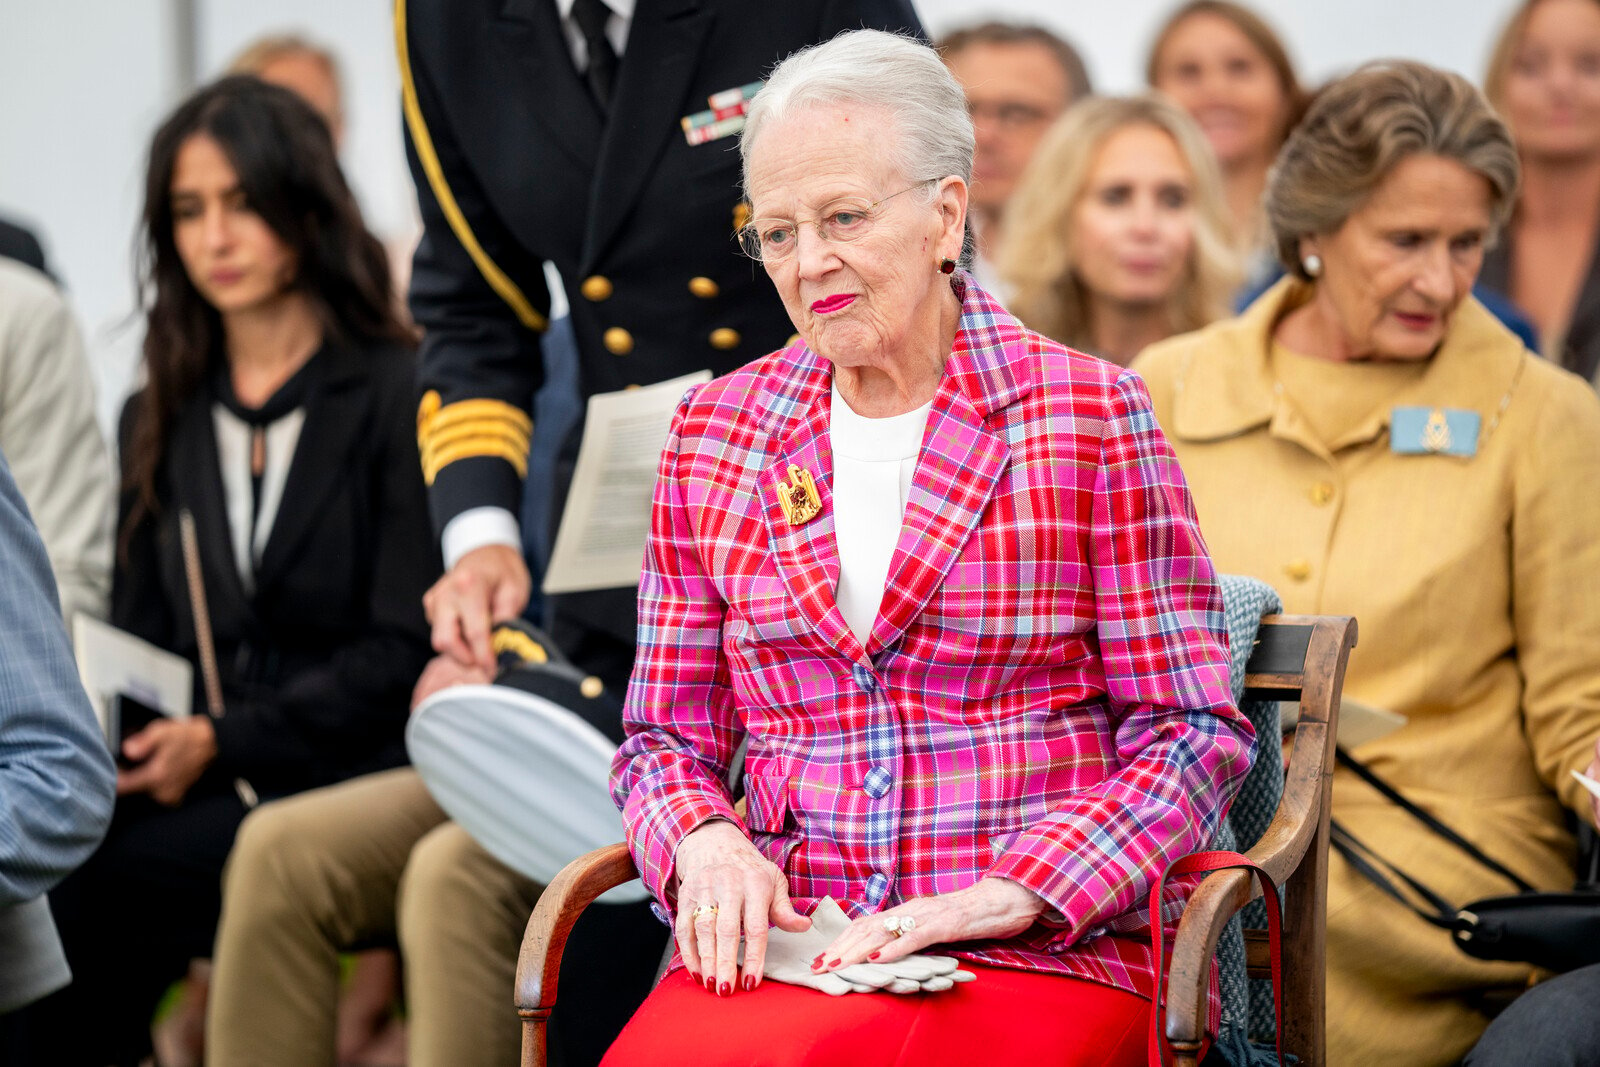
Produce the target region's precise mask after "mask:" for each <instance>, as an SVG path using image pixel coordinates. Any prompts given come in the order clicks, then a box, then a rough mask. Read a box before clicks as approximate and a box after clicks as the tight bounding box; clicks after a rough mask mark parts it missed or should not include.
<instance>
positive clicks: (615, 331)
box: [602, 326, 633, 356]
mask: <svg viewBox="0 0 1600 1067" xmlns="http://www.w3.org/2000/svg"><path fill="white" fill-rule="evenodd" d="M602 340H603V341H604V342H605V346H606V351H607V352H610V353H611V354H612V355H614V356H625V355H627V354H628V353H629V352H632V351H633V334H631V333H629V332H628V331H627V330H624V329H623V328H622V327H621V326H613V327H611V329H609V330H607V331H606V332H605V335H604V337H603V338H602Z"/></svg>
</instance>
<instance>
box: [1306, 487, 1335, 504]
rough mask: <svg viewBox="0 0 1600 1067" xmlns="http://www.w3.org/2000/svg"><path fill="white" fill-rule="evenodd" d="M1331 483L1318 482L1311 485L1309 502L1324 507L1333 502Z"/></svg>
mask: <svg viewBox="0 0 1600 1067" xmlns="http://www.w3.org/2000/svg"><path fill="white" fill-rule="evenodd" d="M1333 492H1334V490H1333V483H1332V482H1318V483H1316V484H1315V485H1313V486H1312V487H1311V502H1312V503H1313V504H1315V505H1317V507H1319V508H1320V507H1325V506H1327V505H1328V504H1330V503H1332V502H1333Z"/></svg>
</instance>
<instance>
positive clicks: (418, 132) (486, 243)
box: [396, 0, 921, 646]
mask: <svg viewBox="0 0 1600 1067" xmlns="http://www.w3.org/2000/svg"><path fill="white" fill-rule="evenodd" d="M396 11H397V15H398V18H397V33H398V39H399V40H398V43H399V47H400V60H401V74H402V79H403V83H404V84H403V88H404V94H405V105H406V119H407V123H406V125H407V134H408V139H407V148H408V154H409V157H410V161H411V167H412V171H413V176H414V178H415V180H416V185H417V195H418V200H419V203H420V206H421V211H422V218H423V223H424V226H425V233H424V236H423V239H422V243H421V245H420V246H419V247H418V249H417V252H416V258H415V262H414V264H413V267H412V275H411V292H410V301H411V309H412V313H413V314H414V315H415V317H416V320H417V322H418V323H419V324H420V325H421V326H422V327H423V328H424V330H425V331H426V334H425V339H424V341H423V345H422V350H421V362H420V378H421V386H422V391H423V398H422V408H421V410H420V411H419V440H420V444H421V446H422V453H423V467H424V474H425V476H426V477H427V478H428V479H429V481H430V485H431V502H432V510H433V516H434V522H435V524H436V525H437V526H438V527H439V528H441V529H442V528H443V526H444V524H445V523H446V522H448V521H449V520H450V519H451V518H453V517H454V516H456V515H458V514H460V513H461V512H462V511H464V510H466V509H468V508H471V507H477V506H482V505H495V506H498V507H503V508H505V509H507V510H509V511H511V512H512V513H513V514H515V513H516V512H517V510H518V501H519V499H520V492H521V478H522V473H523V470H524V464H525V459H526V454H527V445H528V438H529V427H530V425H531V423H530V419H529V414H528V411H529V405H530V403H531V399H532V397H533V394H534V392H535V390H536V389H537V387H538V386H539V384H540V382H541V380H542V378H543V370H542V363H541V359H540V350H539V344H538V334H539V332H540V331H541V330H543V329H544V327H545V322H546V315H547V314H548V311H549V294H548V292H547V291H546V287H545V282H544V276H543V273H542V266H541V264H542V261H544V260H549V261H550V262H551V263H553V264H554V266H555V267H556V269H557V270H558V271H559V272H560V275H561V277H562V280H563V282H564V284H565V286H566V289H567V291H568V294H569V296H570V298H571V304H572V312H571V314H572V324H573V327H574V329H575V332H576V336H577V348H578V362H579V367H578V376H579V389H580V391H581V393H582V394H583V396H584V397H587V396H589V395H591V394H594V393H597V392H607V391H611V390H617V389H623V388H626V387H627V386H629V385H634V384H639V385H644V384H650V383H653V382H658V381H664V380H666V379H668V378H674V377H677V376H679V375H682V374H687V373H690V372H693V371H697V370H701V369H703V368H710V369H711V370H712V371H713V372H714V373H717V374H721V373H724V372H726V371H729V370H732V369H733V368H735V367H737V366H739V365H741V364H743V363H746V362H748V361H750V360H751V359H754V358H756V357H758V356H761V355H764V354H766V353H768V352H771V351H773V350H775V349H777V348H779V347H781V346H782V345H783V344H784V343H785V341H786V340H787V339H788V338H789V337H790V336H791V334H792V333H793V326H792V325H791V324H790V322H789V319H788V317H787V315H785V313H784V311H783V307H782V305H781V304H780V303H779V300H778V297H777V294H776V291H775V290H774V288H773V286H772V283H771V282H770V281H769V280H768V279H767V277H766V273H765V272H764V271H763V270H762V268H761V266H760V265H759V264H757V263H754V262H752V261H750V260H749V259H746V258H744V257H743V256H742V255H740V253H739V248H738V243H737V241H736V239H735V237H734V232H735V229H736V228H737V225H736V224H741V223H742V221H743V212H744V210H745V209H744V208H743V207H742V199H741V191H740V184H739V183H740V170H739V153H738V137H737V136H736V135H734V136H727V137H723V138H720V139H717V140H712V141H709V142H707V143H704V144H699V145H691V144H690V143H689V142H688V139H687V138H686V136H685V133H684V129H683V126H682V125H681V124H680V119H682V118H683V117H684V116H688V115H692V114H695V113H698V112H702V111H705V110H707V108H708V106H709V104H708V98H710V97H711V96H713V95H715V94H718V93H722V92H723V91H724V90H728V89H736V88H738V87H741V86H745V85H748V84H750V83H752V82H756V81H759V80H760V79H761V78H762V77H763V76H764V75H765V74H766V73H767V72H768V71H770V70H771V69H772V67H773V66H774V65H776V63H777V62H778V61H779V60H781V59H783V58H784V57H785V56H787V55H789V54H790V53H791V52H794V51H796V50H797V49H799V48H801V47H803V46H805V45H808V44H813V43H816V42H819V41H823V40H827V39H828V38H831V37H833V36H834V35H835V34H837V33H839V32H841V31H844V30H848V29H858V28H861V27H862V26H869V27H874V28H881V29H891V30H899V29H905V30H910V31H911V32H914V33H918V34H920V33H921V29H920V25H919V24H918V22H917V18H916V15H915V13H914V12H913V11H912V8H911V5H910V3H909V0H773V2H757V0H638V3H637V6H636V9H635V11H634V14H633V20H632V23H631V26H630V29H629V37H628V41H627V47H626V49H625V50H624V53H623V55H622V60H621V65H620V67H619V70H618V75H617V81H616V84H615V86H614V88H613V90H612V99H611V104H610V108H609V114H602V112H601V110H600V108H599V107H598V105H597V104H596V103H595V102H594V100H593V98H592V97H591V96H590V94H589V92H588V89H587V87H586V86H585V84H584V82H583V80H582V78H581V77H580V75H579V74H578V73H577V70H576V68H575V67H574V64H573V60H572V57H571V53H570V52H569V49H568V45H567V39H566V36H565V33H564V31H563V29H562V26H561V23H560V18H559V15H558V14H557V11H556V6H555V3H554V2H553V0H410V2H407V0H399V2H398V4H397V7H396ZM580 431H581V427H580ZM576 439H577V434H576V432H575V434H574V436H573V438H572V439H571V440H569V442H568V443H567V444H566V446H564V449H563V454H564V455H566V456H569V457H575V456H576ZM566 477H570V467H568V468H567V469H566V470H565V471H564V472H563V473H562V474H558V482H559V483H560V484H558V486H557V493H558V495H564V491H565V484H566V483H565V478H566ZM634 595H635V594H634V591H633V590H631V589H629V590H619V591H608V592H605V593H600V594H579V595H576V596H567V597H559V598H556V603H555V605H554V607H555V612H556V615H557V617H558V618H559V617H561V616H563V615H565V616H568V617H569V618H572V619H576V620H578V621H579V623H580V624H581V625H587V626H590V627H593V628H597V629H599V630H601V631H604V632H606V633H609V634H611V635H613V636H614V638H615V639H617V640H620V641H625V642H626V643H627V644H628V645H629V646H631V645H632V643H633V640H634V619H635V613H634V609H633V599H634Z"/></svg>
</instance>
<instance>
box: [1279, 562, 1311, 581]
mask: <svg viewBox="0 0 1600 1067" xmlns="http://www.w3.org/2000/svg"><path fill="white" fill-rule="evenodd" d="M1283 573H1285V574H1287V575H1288V576H1289V577H1290V578H1293V579H1294V580H1295V581H1297V582H1303V581H1305V580H1306V579H1307V578H1309V577H1311V561H1310V560H1305V559H1293V560H1290V561H1289V562H1288V563H1285V564H1284V565H1283Z"/></svg>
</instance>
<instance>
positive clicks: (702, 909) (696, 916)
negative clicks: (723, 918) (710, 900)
mask: <svg viewBox="0 0 1600 1067" xmlns="http://www.w3.org/2000/svg"><path fill="white" fill-rule="evenodd" d="M716 913H717V906H716V905H715V904H702V905H700V906H699V907H698V908H696V909H694V910H693V911H691V912H690V913H689V918H691V919H693V920H694V921H695V922H699V921H700V920H701V919H709V918H710V917H711V916H713V915H715V914H716Z"/></svg>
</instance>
